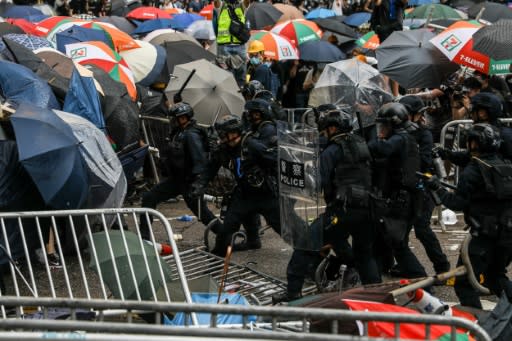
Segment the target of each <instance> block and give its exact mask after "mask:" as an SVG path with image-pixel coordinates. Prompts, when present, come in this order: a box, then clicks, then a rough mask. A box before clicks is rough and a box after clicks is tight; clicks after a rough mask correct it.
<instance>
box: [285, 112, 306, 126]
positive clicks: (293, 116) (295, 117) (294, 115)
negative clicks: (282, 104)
mask: <svg viewBox="0 0 512 341" xmlns="http://www.w3.org/2000/svg"><path fill="white" fill-rule="evenodd" d="M284 110H285V111H286V115H287V117H288V123H289V124H291V125H293V124H296V123H303V119H304V117H303V116H304V113H305V112H306V111H308V110H311V108H284Z"/></svg>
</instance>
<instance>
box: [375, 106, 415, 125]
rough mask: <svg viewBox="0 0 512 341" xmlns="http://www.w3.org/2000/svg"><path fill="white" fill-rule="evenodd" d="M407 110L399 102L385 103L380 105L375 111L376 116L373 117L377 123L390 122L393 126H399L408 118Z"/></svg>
mask: <svg viewBox="0 0 512 341" xmlns="http://www.w3.org/2000/svg"><path fill="white" fill-rule="evenodd" d="M408 114H409V112H408V111H407V108H406V107H405V106H404V105H403V104H401V103H394V102H392V103H386V104H384V105H383V106H382V107H380V109H379V111H378V112H377V118H376V119H375V121H376V122H378V123H388V124H391V126H392V127H393V128H401V127H403V126H404V123H405V122H407V121H408V120H409V116H408Z"/></svg>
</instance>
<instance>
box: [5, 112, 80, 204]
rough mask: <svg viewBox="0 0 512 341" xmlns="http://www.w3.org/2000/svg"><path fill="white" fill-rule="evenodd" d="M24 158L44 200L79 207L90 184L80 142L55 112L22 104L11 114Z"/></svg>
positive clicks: (27, 168) (22, 161) (20, 152)
mask: <svg viewBox="0 0 512 341" xmlns="http://www.w3.org/2000/svg"><path fill="white" fill-rule="evenodd" d="M11 123H12V126H13V128H14V132H15V134H16V141H17V143H18V151H19V155H20V160H21V163H22V164H23V166H24V167H25V169H26V170H27V172H28V173H29V174H30V176H31V177H32V179H33V180H34V183H35V184H36V186H37V188H38V189H39V192H40V193H41V195H42V196H43V199H44V201H45V202H46V203H47V204H48V205H50V206H52V207H54V208H58V209H59V208H60V209H64V208H68V209H73V208H79V207H80V206H81V205H82V204H83V203H84V202H85V199H86V196H87V191H88V187H89V184H88V183H87V172H86V169H85V165H84V163H83V162H82V159H81V157H80V152H79V148H80V141H79V140H78V139H77V138H76V137H75V135H74V134H73V131H72V130H71V127H70V126H69V125H68V124H66V123H65V122H64V121H63V120H62V119H60V118H59V117H58V116H57V115H56V114H55V113H54V112H53V111H51V110H49V109H43V108H41V107H36V106H32V105H30V104H27V103H22V104H20V106H19V107H18V109H17V110H16V113H15V114H14V115H12V116H11Z"/></svg>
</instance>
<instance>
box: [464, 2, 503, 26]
mask: <svg viewBox="0 0 512 341" xmlns="http://www.w3.org/2000/svg"><path fill="white" fill-rule="evenodd" d="M482 9H484V10H483V13H482V15H481V16H480V18H479V19H483V20H485V21H488V22H491V23H493V22H496V21H498V20H500V19H512V9H510V8H509V7H507V6H505V5H503V4H499V3H495V2H488V1H485V2H481V3H478V4H475V5H473V6H471V7H470V8H469V10H468V15H469V17H470V18H476V17H477V16H478V14H479V13H480V11H481V10H482Z"/></svg>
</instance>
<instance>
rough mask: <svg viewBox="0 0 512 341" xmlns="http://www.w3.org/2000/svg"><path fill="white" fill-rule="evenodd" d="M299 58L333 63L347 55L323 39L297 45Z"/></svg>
mask: <svg viewBox="0 0 512 341" xmlns="http://www.w3.org/2000/svg"><path fill="white" fill-rule="evenodd" d="M299 52H300V59H302V60H305V61H310V62H317V63H333V62H337V61H339V60H342V59H345V58H346V57H347V56H346V55H345V54H344V53H343V52H341V51H340V49H339V48H337V47H336V46H334V45H333V44H331V43H328V42H326V41H323V40H314V41H308V42H305V43H304V44H301V45H299Z"/></svg>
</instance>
